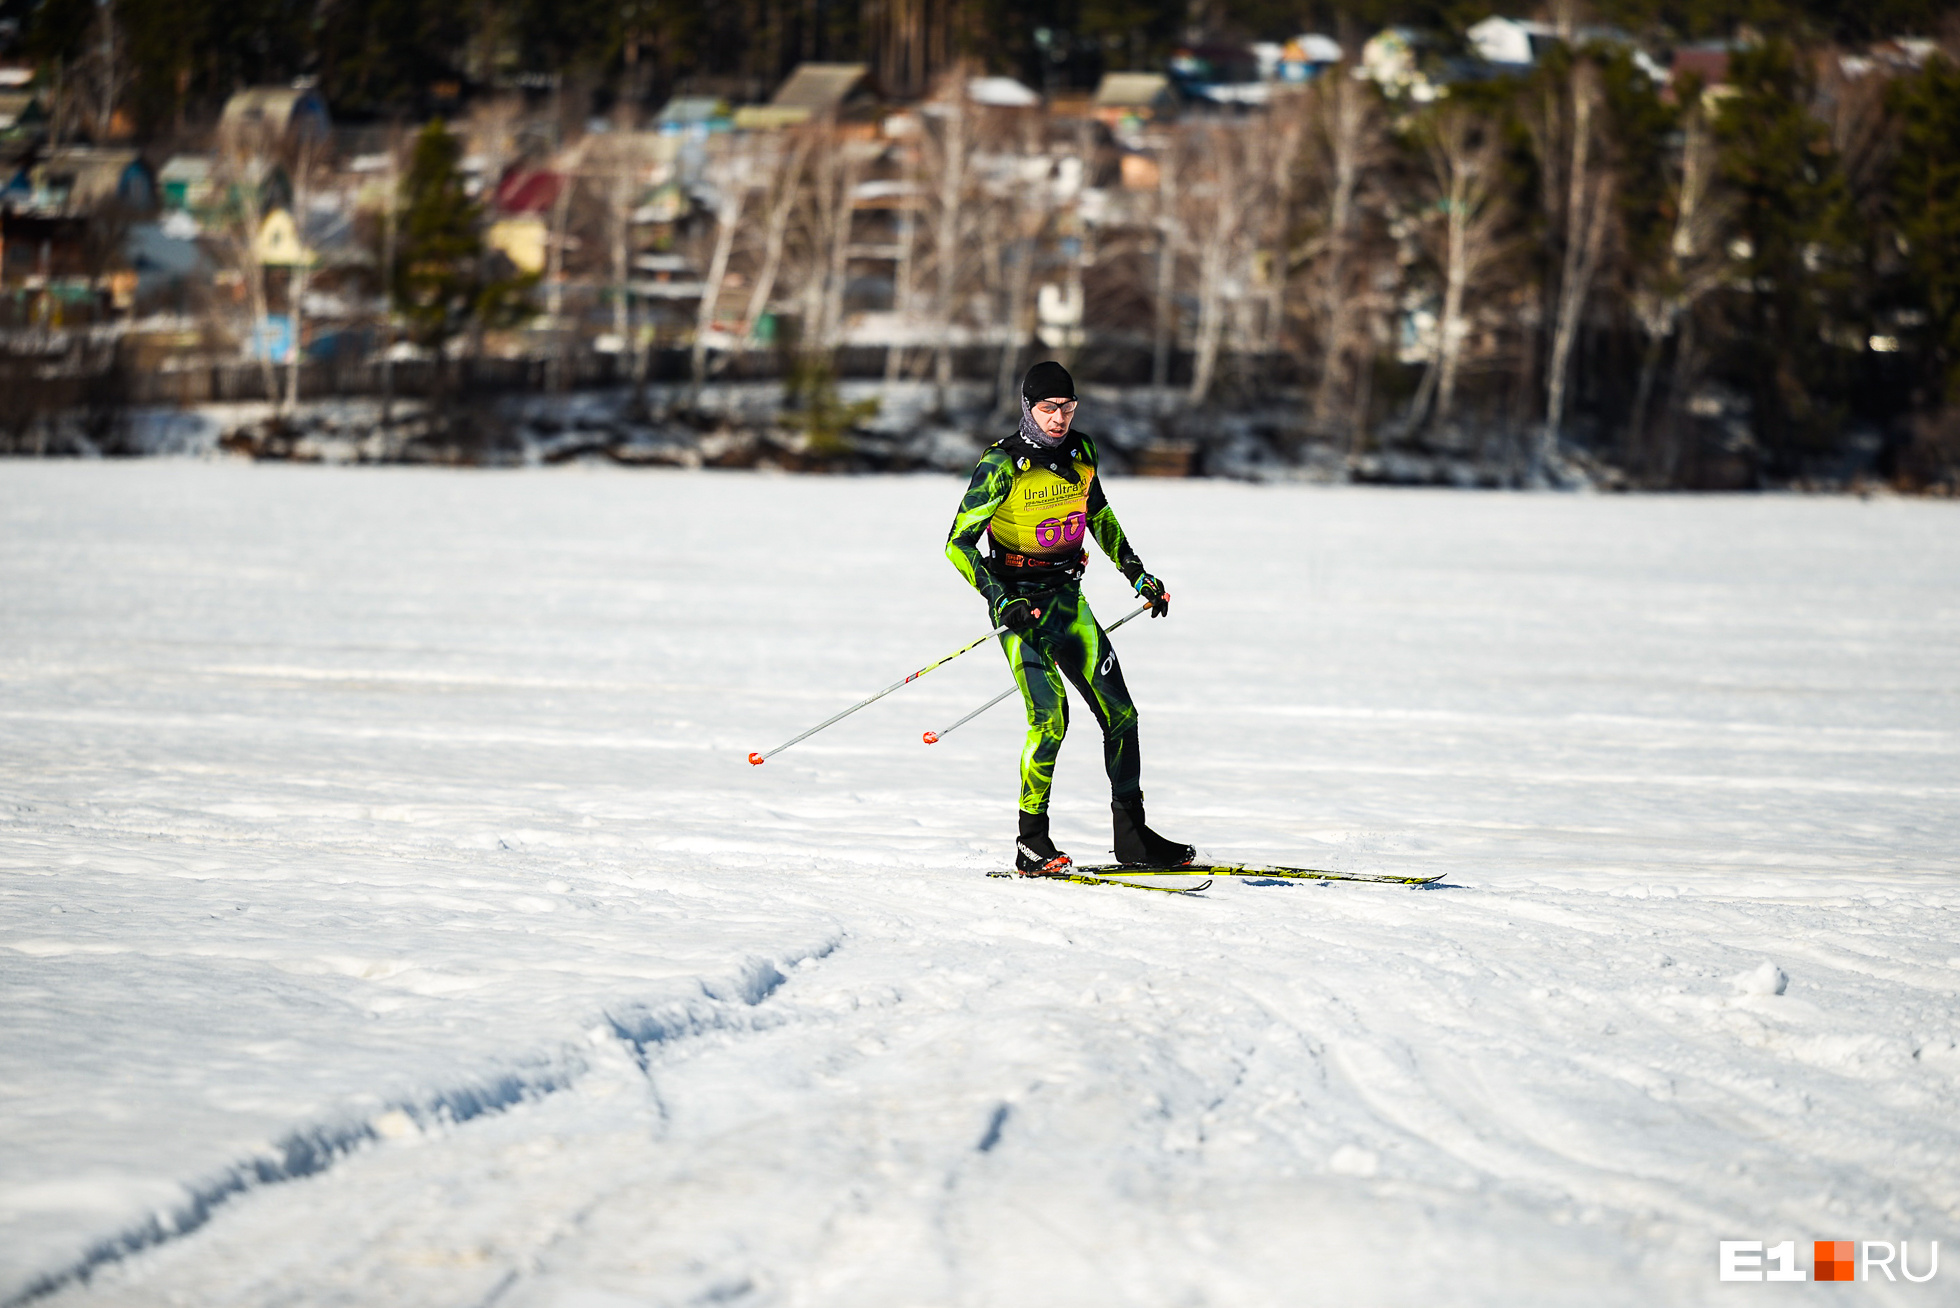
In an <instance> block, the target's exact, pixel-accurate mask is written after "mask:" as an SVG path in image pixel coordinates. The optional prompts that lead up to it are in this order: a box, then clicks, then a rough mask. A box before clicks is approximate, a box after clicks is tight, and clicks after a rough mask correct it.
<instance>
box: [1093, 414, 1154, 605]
mask: <svg viewBox="0 0 1960 1308" xmlns="http://www.w3.org/2000/svg"><path fill="white" fill-rule="evenodd" d="M1093 452H1094V451H1093V447H1092V449H1091V453H1092V454H1093ZM1089 531H1090V533H1091V534H1093V535H1094V536H1095V538H1096V544H1098V545H1100V546H1102V552H1103V553H1104V554H1107V555H1108V556H1109V561H1110V562H1111V563H1114V564H1115V565H1116V567H1117V570H1118V571H1120V572H1121V573H1122V574H1123V576H1124V577H1125V578H1126V579H1127V580H1128V581H1129V583H1130V585H1132V586H1134V587H1135V588H1136V592H1137V594H1139V595H1141V596H1143V598H1144V599H1146V600H1148V601H1149V602H1150V616H1151V617H1153V618H1161V617H1163V616H1164V615H1165V614H1166V613H1169V612H1170V607H1171V606H1170V594H1169V592H1167V591H1166V590H1165V589H1164V583H1163V582H1161V581H1159V580H1158V579H1157V578H1155V577H1153V576H1151V575H1150V574H1149V573H1148V572H1146V571H1145V570H1144V566H1143V560H1142V559H1140V558H1138V557H1137V552H1136V550H1134V549H1132V548H1131V547H1130V538H1129V537H1128V536H1125V535H1124V534H1123V524H1122V523H1120V522H1118V521H1117V520H1116V510H1115V509H1112V508H1110V507H1109V500H1108V499H1107V498H1105V497H1104V495H1103V488H1102V477H1101V476H1100V475H1098V476H1097V477H1096V479H1095V480H1094V481H1093V482H1090V483H1089Z"/></svg>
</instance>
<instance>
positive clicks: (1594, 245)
mask: <svg viewBox="0 0 1960 1308" xmlns="http://www.w3.org/2000/svg"><path fill="white" fill-rule="evenodd" d="M1568 81H1569V86H1570V91H1569V100H1570V112H1571V123H1570V131H1569V135H1570V140H1571V152H1570V154H1569V156H1568V164H1567V166H1566V168H1565V182H1566V199H1565V204H1564V218H1565V241H1564V245H1565V250H1564V258H1563V260H1562V262H1561V266H1560V269H1559V283H1558V300H1557V312H1556V315H1555V317H1554V320H1553V329H1552V351H1551V360H1550V363H1549V364H1548V366H1547V367H1546V370H1545V422H1544V425H1543V427H1541V428H1540V429H1539V436H1538V441H1537V443H1536V445H1535V447H1534V450H1533V457H1532V462H1533V465H1534V468H1533V471H1534V472H1538V471H1541V470H1542V469H1543V467H1544V464H1545V462H1546V460H1547V459H1548V458H1549V457H1550V455H1551V453H1552V449H1553V447H1554V446H1555V445H1556V443H1557V441H1558V439H1559V434H1560V432H1561V431H1562V430H1563V429H1564V425H1565V409H1566V388H1567V384H1568V381H1569V379H1570V377H1571V372H1572V348H1573V343H1574V341H1575V340H1576V339H1577V337H1578V333H1579V322H1580V319H1581V316H1582V315H1583V313H1584V312H1585V306H1586V300H1587V298H1588V297H1589V296H1590V295H1591V293H1592V284H1593V278H1594V276H1595V275H1596V274H1597V272H1598V270H1599V256H1600V249H1601V246H1602V245H1603V243H1604V240H1605V234H1606V229H1607V226H1608V223H1609V221H1610V219H1611V216H1612V210H1613V195H1614V191H1615V185H1616V183H1615V179H1614V176H1613V173H1612V171H1611V170H1610V169H1608V168H1604V167H1602V166H1601V165H1600V161H1599V159H1598V158H1597V155H1598V154H1599V153H1601V150H1600V148H1599V142H1598V141H1597V140H1596V139H1595V138H1596V137H1597V135H1598V132H1599V125H1598V123H1597V121H1596V119H1597V116H1598V112H1599V108H1600V87H1599V70H1598V68H1597V67H1596V66H1595V65H1594V63H1593V61H1592V60H1591V59H1587V58H1577V59H1574V60H1573V61H1572V68H1571V72H1570V76H1569V78H1568Z"/></svg>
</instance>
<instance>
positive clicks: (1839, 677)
mask: <svg viewBox="0 0 1960 1308" xmlns="http://www.w3.org/2000/svg"><path fill="white" fill-rule="evenodd" d="M957 492H958V483H957V482H956V481H954V480H952V479H948V478H938V477H931V478H927V477H920V478H903V479H899V478H894V479H866V480H846V479H819V478H805V479H790V478H770V477H757V476H746V475H715V474H685V473H628V472H605V471H593V470H585V469H562V470H555V471H549V472H524V473H454V472H440V471H433V470H402V469H368V470H335V469H323V468H301V467H273V466H256V467H253V466H238V465H231V464H211V463H194V462H163V463H155V462H152V463H143V464H133V465H131V464H124V465H100V464H96V465H88V464H38V463H12V464H6V465H3V466H0V871H3V873H4V875H0V1303H4V1302H10V1301H19V1300H21V1299H22V1298H24V1297H35V1298H37V1301H38V1302H40V1303H46V1304H58V1305H64V1306H65V1305H75V1306H76V1308H80V1306H81V1305H108V1304H115V1305H162V1304H186V1305H198V1306H199V1308H204V1306H212V1308H217V1306H228V1305H264V1304H273V1303H279V1304H307V1305H314V1304H344V1305H384V1304H385V1305H490V1304H496V1305H498V1306H499V1308H546V1306H552V1308H628V1306H647V1308H651V1306H652V1305H679V1304H698V1303H722V1304H740V1305H764V1304H766V1305H840V1306H841V1305H850V1306H851V1308H883V1306H890V1308H912V1306H917V1305H973V1306H986V1308H992V1306H994V1305H1016V1306H1018V1305H1152V1306H1154V1305H1234V1306H1236V1305H1274V1306H1275V1308H1278V1306H1280V1305H1298V1304H1330V1305H1331V1304H1342V1305H1348V1304H1362V1305H1369V1304H1450V1305H1456V1304H1476V1305H1493V1306H1495V1305H1514V1304H1628V1305H1633V1304H1656V1303H1669V1304H1701V1303H1716V1302H1720V1303H1724V1304H1727V1303H1731V1302H1735V1303H1741V1302H1745V1301H1746V1302H1748V1303H1752V1304H1781V1303H1789V1304H1834V1303H1841V1304H1866V1303H1871V1304H1894V1303H1897V1304H1934V1303H1945V1304H1953V1303H1956V1302H1960V1290H1956V1286H1957V1285H1960V1266H1954V1265H1948V1266H1945V1267H1942V1269H1941V1275H1940V1276H1939V1277H1938V1278H1937V1279H1935V1280H1933V1281H1931V1282H1927V1283H1924V1284H1909V1283H1905V1282H1895V1283H1888V1282H1885V1281H1884V1280H1882V1279H1880V1280H1878V1281H1876V1282H1871V1283H1860V1284H1851V1285H1842V1286H1832V1285H1801V1286H1798V1285H1770V1284H1759V1285H1745V1286H1733V1285H1723V1284H1720V1283H1718V1281H1717V1279H1716V1242H1717V1241H1718V1240H1721V1239H1756V1240H1765V1241H1769V1242H1775V1241H1780V1240H1785V1239H1789V1240H1795V1241H1798V1242H1799V1245H1798V1248H1799V1250H1800V1253H1801V1254H1802V1263H1803V1265H1805V1266H1808V1264H1809V1261H1810V1260H1809V1253H1810V1246H1809V1243H1808V1242H1809V1241H1812V1240H1820V1239H1850V1240H1861V1241H1862V1240H1886V1241H1897V1240H1900V1239H1907V1240H1910V1241H1912V1242H1913V1244H1912V1250H1911V1256H1912V1259H1913V1264H1914V1271H1915V1273H1923V1271H1924V1265H1925V1262H1926V1256H1927V1244H1926V1242H1927V1241H1930V1240H1938V1241H1940V1242H1941V1245H1942V1251H1943V1252H1945V1253H1946V1254H1947V1257H1948V1261H1949V1264H1951V1263H1952V1262H1953V1261H1954V1260H1955V1259H1960V1252H1956V1251H1955V1242H1956V1241H1960V1048H1957V1047H1956V1043H1957V1042H1960V855H1956V853H1955V852H1954V850H1955V845H1956V836H1960V803H1956V800H1960V766H1956V765H1957V764H1960V517H1956V510H1955V509H1954V508H1953V507H1952V506H1949V505H1941V504H1927V503H1901V502H1888V501H1879V502H1872V503H1861V502H1858V501H1854V500H1845V499H1834V500H1806V499H1795V498H1760V499H1687V498H1674V499H1658V498H1656V499H1598V498H1578V497H1526V496H1505V495H1475V494H1450V493H1437V492H1426V493H1425V492H1370V491H1359V490H1339V491H1334V490H1312V489H1306V488H1297V487H1295V488H1255V487H1247V486H1242V485H1230V484H1222V483H1202V482H1191V483H1160V482H1134V481H1124V482H1117V483H1113V484H1112V486H1111V497H1112V499H1113V501H1114V502H1115V504H1116V506H1117V509H1118V511H1119V513H1121V515H1122V516H1123V519H1124V521H1125V523H1126V524H1127V525H1128V526H1129V528H1130V530H1131V533H1132V535H1133V536H1134V537H1135V539H1136V540H1137V541H1138V542H1139V544H1140V547H1141V549H1142V552H1143V556H1144V558H1145V559H1146V560H1148V561H1149V563H1150V564H1151V566H1152V567H1153V568H1154V569H1156V570H1157V571H1159V572H1161V573H1162V574H1163V575H1164V576H1165V577H1166V578H1167V579H1168V580H1169V581H1170V583H1171V587H1172V590H1173V592H1174V594H1175V596H1176V599H1175V604H1174V616H1173V617H1172V618H1171V619H1170V620H1168V621H1165V622H1156V623H1145V622H1137V623H1133V624H1132V625H1131V627H1129V628H1127V629H1125V630H1124V631H1123V632H1121V633H1119V635H1118V636H1117V638H1116V639H1117V642H1118V645H1119V648H1120V649H1121V651H1122V654H1123V658H1124V663H1125V667H1126V669H1127V671H1128V675H1129V680H1130V684H1131V686H1132V687H1133V688H1134V690H1135V691H1136V693H1137V695H1138V698H1139V700H1140V703H1141V705H1142V709H1143V724H1144V728H1143V729H1144V745H1145V754H1144V759H1145V785H1146V789H1147V791H1148V794H1149V797H1150V802H1151V812H1152V815H1153V818H1154V819H1157V825H1159V826H1160V827H1161V828H1162V829H1164V830H1166V831H1168V832H1169V833H1171V834H1174V835H1180V836H1183V837H1184V838H1186V839H1190V840H1195V841H1196V842H1198V844H1199V845H1200V847H1201V848H1202V849H1204V850H1205V851H1206V852H1208V853H1210V854H1212V855H1215V856H1221V857H1231V858H1238V859H1246V860H1266V861H1288V862H1296V863H1301V862H1303V863H1308V864H1312V865H1317V866H1336V867H1343V868H1350V869H1357V870H1394V871H1419V872H1444V873H1447V874H1448V876H1447V879H1446V881H1445V883H1444V884H1443V885H1441V886H1439V887H1436V888H1432V889H1428V890H1409V889H1402V888H1376V887H1367V886H1352V885H1349V886H1314V885H1302V884H1294V883H1279V884H1265V885H1260V884H1222V885H1220V886H1218V887H1216V888H1214V889H1213V890H1212V891H1210V892H1208V893H1207V894H1206V895H1205V896H1203V897H1202V898H1185V899H1176V898H1171V897H1169V896H1159V895H1146V894H1141V893H1135V892H1132V891H1126V890H1118V889H1100V888H1091V887H1076V886H1062V885H1040V884H1030V883H1017V882H1007V881H999V880H989V879H987V878H985V877H983V876H982V875H981V873H982V872H983V871H984V870H986V869H987V868H990V867H996V866H999V865H1001V864H1002V863H1003V861H1004V860H1005V859H1006V857H1007V850H1008V841H1009V838H1010V835H1011V832H1012V827H1013V811H1012V809H1013V794H1014V791H1013V761H1014V755H1015V752H1016V750H1017V748H1018V739H1019V734H1020V728H1019V724H1018V722H1017V721H1016V718H1017V714H1016V713H1015V712H1014V711H1013V709H1012V708H1011V707H1007V706H1004V707H1002V708H1001V709H999V710H996V711H995V712H994V713H993V714H992V715H990V716H989V717H986V718H983V719H981V720H980V721H979V722H976V723H975V724H973V725H972V726H970V727H967V728H965V729H964V730H963V731H961V732H960V733H957V734H955V735H954V736H952V737H951V738H950V739H948V740H947V741H946V742H945V743H943V744H940V745H937V746H933V747H931V748H928V747H926V746H925V745H923V744H922V743H921V742H920V739H919V736H920V732H921V731H923V730H924V729H926V728H928V727H942V726H944V725H945V724H946V723H947V722H949V721H951V720H952V719H953V718H955V717H957V716H959V714H961V713H962V712H964V711H965V710H966V709H967V708H968V707H971V706H973V705H975V704H977V703H979V702H980V701H981V700H983V699H985V698H986V697H988V696H989V695H991V694H993V693H994V692H995V691H997V690H998V689H1000V688H1002V687H1003V686H1005V685H1006V684H1007V678H1006V673H1005V670H1004V668H1003V667H1002V665H1001V662H1000V659H999V656H998V655H997V654H996V653H994V652H992V651H991V650H981V651H976V652H975V653H973V654H971V655H969V656H967V657H966V658H965V659H962V660H960V661H959V662H957V663H955V664H953V665H951V666H949V667H948V668H945V669H943V670H941V671H939V672H936V673H934V674H933V675H932V676H931V677H928V678H926V679H925V680H924V681H922V682H920V683H919V684H917V685H914V686H912V687H909V688H908V689H906V690H905V691H904V692H902V693H901V694H899V695H895V696H893V697H892V698H890V699H889V700H887V701H884V702H883V703H881V704H879V705H877V706H876V707H874V708H873V709H872V710H869V711H867V712H866V713H864V714H861V715H859V717H857V718H855V719H852V720H850V721H849V722H848V723H846V724H845V725H843V726H841V727H839V728H836V729H833V730H832V731H830V732H828V733H826V734H824V735H823V736H821V737H819V738H817V739H815V740H813V741H811V742H809V743H807V744H805V745H802V746H799V747H797V748H796V749H794V750H792V751H790V752H789V753H787V754H784V755H783V756H781V757H780V758H779V759H776V760H774V761H772V762H771V763H769V764H768V765H767V766H766V767H764V768H760V769H753V768H750V767H749V766H748V765H747V764H746V763H745V762H744V761H743V760H744V755H745V754H746V752H747V751H748V750H751V749H756V748H767V747H769V746H771V745H774V744H776V743H777V742H778V741H780V740H781V739H783V738H785V737H787V736H789V735H790V734H792V733H793V732H795V731H797V730H800V729H801V728H802V727H804V726H806V725H809V724H810V723H812V722H815V721H817V720H818V719H820V718H822V717H824V716H826V715H827V714H828V713H830V712H831V711H833V710H834V709H835V708H838V707H841V706H842V705H843V704H845V703H847V702H849V701H850V700H851V699H853V698H856V697H857V696H859V695H862V694H864V693H867V692H868V691H870V690H872V689H875V688H876V687H878V686H880V685H882V684H884V683H885V682H887V681H889V680H891V679H893V678H895V677H896V676H898V675H899V674H901V673H903V672H904V671H907V670H909V669H910V668H912V667H915V666H917V665H919V664H921V663H923V662H925V661H927V660H929V659H931V658H935V657H937V656H938V655H939V654H941V653H943V652H945V651H946V650H948V649H951V648H954V647H956V646H957V645H958V644H960V643H962V642H963V641H965V640H966V639H968V638H970V637H971V636H972V635H975V634H978V632H979V631H980V630H983V629H984V615H983V614H982V612H981V609H980V606H979V604H978V602H977V600H976V599H975V598H974V597H973V596H972V594H971V593H970V592H969V591H967V590H966V589H965V587H964V586H963V584H962V583H961V582H960V581H959V580H958V578H957V576H956V575H955V574H954V573H953V571H952V569H951V568H950V567H949V566H947V564H946V563H945V562H944V560H943V559H942V557H941V555H940V541H941V539H942V537H943V534H944V530H945V524H946V522H947V521H948V520H949V518H950V514H951V511H952V507H953V503H954V500H955V498H956V495H957ZM1119 587H1120V582H1119V580H1118V579H1117V578H1116V577H1115V575H1114V573H1113V571H1112V570H1110V569H1108V568H1106V567H1103V566H1101V565H1100V564H1098V567H1097V569H1096V571H1095V572H1094V573H1092V577H1091V584H1090V595H1091V597H1092V599H1093V600H1094V602H1095V603H1096V604H1097V606H1098V609H1099V611H1100V612H1101V613H1103V614H1104V615H1105V617H1106V619H1107V618H1113V617H1114V616H1115V615H1116V614H1117V613H1119V612H1121V611H1122V609H1123V607H1124V605H1123V603H1122V599H1123V596H1122V594H1121V592H1120V589H1119ZM1078 717H1079V721H1080V723H1081V724H1082V725H1079V726H1078V735H1077V737H1076V738H1075V739H1074V740H1073V741H1072V743H1071V744H1070V746H1069V748H1068V749H1067V750H1066V751H1065V752H1064V756H1063V763H1062V767H1061V772H1060V777H1059V785H1058V792H1059V799H1058V803H1057V833H1058V837H1059V838H1060V840H1061V841H1062V843H1063V845H1064V847H1065V848H1069V849H1071V850H1072V851H1073V852H1074V853H1075V854H1076V855H1077V857H1078V858H1094V857H1096V856H1098V855H1099V853H1100V852H1101V848H1102V846H1103V842H1104V841H1105V840H1106V838H1107V837H1106V817H1107V810H1106V808H1105V806H1104V796H1103V793H1102V791H1101V789H1100V781H1101V778H1100V776H1099V772H1100V751H1099V749H1098V748H1097V747H1096V744H1095V741H1094V738H1093V737H1094V733H1093V727H1092V726H1091V725H1090V724H1088V721H1087V716H1086V714H1082V715H1078ZM1779 971H1780V974H1781V975H1782V976H1785V977H1787V986H1786V987H1785V988H1784V989H1783V991H1782V993H1776V991H1777V989H1778V986H1779V984H1781V983H1780V981H1779ZM37 1288H38V1289H39V1290H51V1293H48V1294H46V1295H45V1296H44V1297H43V1296H40V1295H39V1294H38V1293H37Z"/></svg>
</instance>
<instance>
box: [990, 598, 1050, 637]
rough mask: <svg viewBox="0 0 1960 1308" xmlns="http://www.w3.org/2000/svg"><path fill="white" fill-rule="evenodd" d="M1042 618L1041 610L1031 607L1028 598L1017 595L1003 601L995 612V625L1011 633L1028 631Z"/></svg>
mask: <svg viewBox="0 0 1960 1308" xmlns="http://www.w3.org/2000/svg"><path fill="white" fill-rule="evenodd" d="M1040 616H1041V610H1040V609H1037V608H1035V607H1033V606H1032V605H1030V604H1029V603H1028V601H1027V597H1026V596H1023V595H1016V596H1015V597H1014V598H1012V599H1008V600H1003V601H1001V605H1000V607H999V608H997V609H995V610H994V625H995V626H996V627H1006V628H1007V629H1008V630H1009V631H1016V632H1019V631H1026V630H1027V629H1028V628H1030V627H1032V626H1034V624H1035V620H1036V619H1038V618H1039V617H1040Z"/></svg>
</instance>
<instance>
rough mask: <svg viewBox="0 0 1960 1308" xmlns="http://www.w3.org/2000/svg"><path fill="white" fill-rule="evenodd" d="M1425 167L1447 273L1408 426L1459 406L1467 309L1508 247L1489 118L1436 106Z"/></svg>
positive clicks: (1423, 123) (1449, 103)
mask: <svg viewBox="0 0 1960 1308" xmlns="http://www.w3.org/2000/svg"><path fill="white" fill-rule="evenodd" d="M1414 134H1415V138H1416V142H1417V144H1418V146H1419V148H1420V149H1421V152H1422V155H1423V159H1424V161H1425V163H1426V164H1427V171H1428V180H1429V182H1430V185H1431V187H1432V192H1433V205H1434V207H1435V208H1436V209H1437V210H1440V211H1441V214H1442V219H1441V222H1440V224H1432V231H1433V228H1434V227H1435V226H1437V225H1440V227H1441V229H1442V230H1441V232H1440V234H1439V236H1438V237H1437V239H1436V240H1435V249H1434V259H1435V262H1436V264H1437V266H1438V268H1439V270H1440V272H1441V274H1442V280H1443V305H1442V314H1441V315H1440V318H1439V320H1438V322H1437V331H1436V346H1435V350H1434V352H1433V354H1432V357H1431V360H1430V365H1429V368H1428V370H1427V371H1426V372H1424V373H1423V377H1422V381H1421V383H1420V384H1419V385H1418V386H1417V388H1416V395H1415V399H1414V401H1413V402H1412V403H1411V405H1410V411H1409V428H1410V430H1412V431H1413V430H1415V429H1417V428H1418V427H1420V426H1421V425H1422V424H1423V423H1424V422H1425V421H1429V422H1431V423H1433V424H1434V425H1436V426H1438V427H1441V426H1446V425H1447V424H1448V423H1449V421H1450V418H1451V415H1452V413H1453V411H1454V409H1455V405H1456V385H1457V376H1458V371H1459V368H1460V366H1461V363H1462V359H1463V344H1464V341H1465V339H1466V338H1467V337H1468V336H1469V321H1468V319H1467V317H1466V316H1465V313H1464V303H1465V300H1466V299H1467V297H1468V295H1469V293H1470V292H1471V291H1472V290H1473V289H1475V288H1477V287H1479V286H1480V284H1481V282H1482V279H1483V276H1484V274H1485V273H1486V272H1488V271H1489V269H1490V267H1491V265H1492V264H1494V263H1495V262H1496V261H1497V259H1498V257H1499V255H1500V254H1501V253H1502V249H1503V236H1504V228H1505V225H1506V224H1507V223H1509V221H1510V206H1509V204H1508V202H1507V201H1506V198H1505V196H1504V193H1503V189H1502V176H1501V170H1502V167H1503V161H1502V158H1501V154H1500V151H1501V145H1500V142H1499V141H1498V139H1497V135H1496V133H1495V132H1494V131H1493V130H1491V124H1490V123H1489V122H1488V120H1487V119H1486V118H1485V117H1484V116H1483V115H1482V114H1480V113H1478V112H1477V110H1475V109H1474V108H1471V107H1470V106H1468V105H1465V104H1463V103H1462V102H1460V101H1455V100H1444V101H1442V102H1440V103H1438V104H1436V105H1435V106H1433V107H1431V108H1430V109H1429V110H1428V111H1426V112H1425V113H1424V115H1423V116H1422V117H1421V118H1420V119H1419V120H1417V122H1416V124H1415V127H1414Z"/></svg>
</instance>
